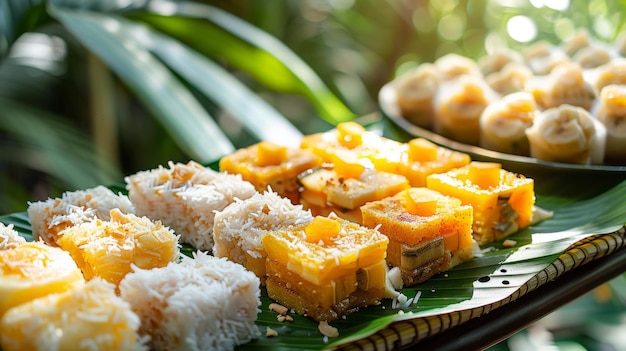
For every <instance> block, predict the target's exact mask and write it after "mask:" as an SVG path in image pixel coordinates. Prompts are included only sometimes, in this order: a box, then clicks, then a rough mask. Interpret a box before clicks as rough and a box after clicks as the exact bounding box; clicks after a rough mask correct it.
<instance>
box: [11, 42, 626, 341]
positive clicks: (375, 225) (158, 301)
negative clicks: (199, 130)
mask: <svg viewBox="0 0 626 351" xmlns="http://www.w3.org/2000/svg"><path fill="white" fill-rule="evenodd" d="M602 49H606V48H605V47H600V46H598V45H596V43H595V42H593V41H592V40H591V39H590V38H589V37H588V36H586V35H585V33H580V34H579V35H577V36H576V37H575V38H573V39H572V40H571V41H568V42H567V43H563V45H561V46H559V47H553V46H550V45H547V44H545V43H544V44H542V45H539V46H536V47H532V50H530V51H529V52H526V53H524V54H525V56H524V59H523V60H525V61H523V60H522V59H519V58H518V55H516V53H511V52H503V53H501V54H500V55H492V56H491V57H490V58H491V59H490V60H487V61H481V62H480V65H479V64H478V63H476V62H473V61H471V60H468V59H466V58H463V57H460V56H456V55H449V56H446V57H443V58H442V59H440V60H439V61H438V62H435V63H434V64H424V65H422V66H420V67H419V68H418V69H417V70H416V71H415V72H412V73H411V74H412V76H410V77H400V78H398V80H397V81H394V82H390V83H389V84H387V85H385V86H384V87H383V88H382V89H381V91H380V105H381V110H382V112H383V114H384V115H385V117H386V118H387V120H388V121H391V123H392V124H393V125H395V126H396V127H398V129H400V130H401V131H403V132H404V135H403V136H399V134H398V133H382V135H381V133H378V132H375V131H372V130H368V129H367V128H366V127H365V126H364V125H362V124H359V123H357V122H355V121H352V122H345V123H340V124H338V125H337V126H336V127H335V128H333V129H331V130H328V131H325V132H319V133H314V134H310V135H304V136H303V137H302V140H301V141H300V145H299V146H297V147H293V146H290V147H287V146H283V145H278V144H275V143H272V142H268V141H261V142H258V143H256V144H253V145H250V146H248V147H246V148H242V149H239V150H236V151H235V152H233V153H231V154H229V155H224V157H222V158H221V159H220V160H219V161H218V162H216V163H215V164H213V165H212V166H207V165H202V164H199V163H197V162H194V161H193V160H190V161H188V162H186V163H182V162H173V161H170V162H168V163H167V164H165V165H156V166H155V167H154V168H153V169H148V170H143V171H139V172H137V173H135V174H130V175H128V176H126V177H125V178H124V180H123V182H120V184H117V185H113V186H106V187H105V186H103V185H101V186H97V187H94V188H91V189H84V190H76V191H67V192H65V193H63V194H62V196H60V197H58V198H50V199H47V200H43V201H34V202H31V203H29V204H28V209H27V211H26V212H23V213H14V214H8V215H4V216H0V296H2V300H0V347H1V349H2V350H4V351H10V350H20V349H46V347H49V348H50V349H63V348H64V347H68V345H72V346H76V345H78V346H79V347H84V348H85V349H92V350H105V349H116V350H172V349H193V350H234V349H237V350H259V349H261V350H293V349H303V350H307V349H308V350H322V349H359V350H379V349H381V350H382V349H384V350H387V349H396V348H404V347H409V346H415V345H419V344H423V343H425V342H426V343H427V342H431V341H432V340H437V339H436V337H437V336H438V335H445V334H446V333H455V331H462V330H464V329H462V328H463V327H467V326H469V325H472V324H474V323H479V324H480V321H486V320H488V321H489V322H488V323H489V326H490V327H493V326H496V327H498V326H499V328H500V329H495V330H500V331H501V330H504V329H503V327H504V326H503V323H504V322H499V321H498V320H494V319H488V316H489V315H490V314H491V315H493V314H494V313H497V311H501V310H503V309H507V308H510V306H513V305H514V302H517V301H522V300H523V299H524V298H533V297H532V296H533V293H541V295H545V296H552V295H550V294H549V293H550V292H554V291H557V292H559V293H560V290H558V289H556V288H555V286H554V284H552V285H551V284H550V282H552V281H554V280H559V279H563V277H564V276H568V273H571V272H581V273H582V272H583V270H584V268H585V267H594V264H597V263H598V262H604V261H603V260H605V259H608V258H612V260H611V264H612V265H613V266H612V269H610V270H608V269H607V270H604V269H602V270H601V271H598V272H591V275H595V276H596V277H598V279H604V280H608V279H611V278H612V277H613V276H614V275H611V274H613V272H623V271H624V269H626V255H625V254H624V253H625V252H626V251H624V247H625V246H626V229H625V225H626V202H625V201H624V199H626V180H625V178H624V174H625V173H624V172H625V171H626V166H625V165H624V163H622V162H623V160H624V159H625V158H626V155H624V154H623V153H624V152H626V148H625V147H624V145H626V137H625V136H624V134H626V132H625V133H622V132H624V126H626V122H623V119H624V117H623V116H621V115H619V112H620V111H621V110H622V109H624V110H626V90H625V89H622V88H621V84H626V64H625V63H624V62H623V61H621V60H620V59H619V57H618V56H619V55H621V51H620V50H619V48H618V47H612V48H611V49H610V50H605V51H606V52H604V51H602ZM594 50H595V51H594ZM602 53H604V54H606V55H603V54H602ZM603 58H604V59H603ZM496 59H497V60H496ZM582 67H585V68H584V69H583V68H582ZM494 74H495V76H494ZM622 79H623V81H622ZM590 82H593V84H591V83H590ZM405 83H406V84H405ZM483 116H486V117H483ZM387 120H384V121H380V123H384V122H386V121H387ZM383 129H384V128H383ZM503 131H504V132H503ZM512 131H515V133H511V132H512ZM526 170H528V171H529V172H528V173H526ZM536 170H548V171H550V172H544V173H541V172H539V173H537V172H534V171H536ZM531 171H533V172H531ZM590 172H591V173H590ZM535 175H536V176H535ZM590 180H592V181H590ZM588 274H589V273H587V274H580V277H581V278H579V279H583V278H584V279H586V277H588ZM615 274H617V273H615ZM570 276H571V275H570ZM593 281H595V280H593ZM576 283H579V284H577V285H578V286H579V288H572V289H571V291H570V292H569V293H570V295H571V294H574V295H578V296H579V295H581V294H583V293H585V292H587V291H588V290H590V289H592V288H593V286H591V285H588V284H582V283H583V282H582V281H577V282H576ZM531 302H532V300H531ZM527 303H528V302H527ZM563 303H564V302H563ZM530 305H532V304H530ZM556 307H557V306H554V307H553V308H556ZM520 309H521V308H520ZM528 313H530V314H528ZM528 313H527V314H526V315H525V318H528V317H529V316H530V317H533V316H534V318H538V317H539V316H538V315H533V312H532V311H531V312H528ZM477 321H478V322H477ZM520 327H521V326H520ZM484 329H488V328H486V327H485V328H484ZM489 330H492V329H489ZM495 335H503V334H499V333H495V332H493V333H491V336H490V337H491V338H494V337H496V336H495ZM463 336H464V335H457V337H455V338H452V339H456V340H462V337H463ZM448 339H451V338H448ZM448 341H449V340H448ZM491 341H492V342H493V341H495V340H491ZM433 342H435V344H430V345H429V349H431V348H432V349H436V348H438V347H440V346H444V345H443V344H445V343H446V342H447V341H446V340H445V337H444V340H443V341H442V340H439V341H433ZM436 343H440V344H436ZM468 345H469V344H468ZM485 345H487V344H485ZM485 345H483V346H485Z"/></svg>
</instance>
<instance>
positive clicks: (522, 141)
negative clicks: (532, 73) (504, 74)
mask: <svg viewBox="0 0 626 351" xmlns="http://www.w3.org/2000/svg"><path fill="white" fill-rule="evenodd" d="M537 113H538V111H537V106H536V105H535V100H534V99H533V96H532V95H531V94H530V93H528V92H517V93H513V94H510V95H507V96H505V97H503V98H502V99H500V100H498V101H496V102H494V103H492V104H490V105H489V106H487V108H486V109H485V111H483V113H482V115H481V116H480V143H479V145H480V146H481V147H483V148H485V149H488V150H494V151H499V152H504V153H509V154H516V155H528V154H529V153H530V146H529V145H528V138H527V137H526V129H528V128H529V127H530V126H531V125H532V124H533V121H534V119H535V115H536V114H537Z"/></svg>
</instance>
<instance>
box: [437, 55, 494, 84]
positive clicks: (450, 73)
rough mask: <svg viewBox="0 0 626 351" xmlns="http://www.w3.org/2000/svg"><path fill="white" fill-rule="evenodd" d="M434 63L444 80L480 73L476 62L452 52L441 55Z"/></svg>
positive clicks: (478, 74)
mask: <svg viewBox="0 0 626 351" xmlns="http://www.w3.org/2000/svg"><path fill="white" fill-rule="evenodd" d="M434 65H435V68H436V69H437V71H438V72H439V75H440V77H441V79H442V80H444V81H447V80H453V79H455V78H459V77H462V76H465V75H472V76H481V75H482V74H481V72H480V68H479V67H478V64H477V63H476V62H474V60H472V59H470V58H467V57H465V56H461V55H458V54H454V53H450V54H446V55H443V56H441V57H440V58H438V59H437V60H435V62H434Z"/></svg>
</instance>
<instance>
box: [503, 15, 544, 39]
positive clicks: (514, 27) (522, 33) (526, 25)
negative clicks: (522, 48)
mask: <svg viewBox="0 0 626 351" xmlns="http://www.w3.org/2000/svg"><path fill="white" fill-rule="evenodd" d="M506 31H507V33H508V34H509V35H510V36H511V38H513V39H514V40H516V41H518V42H520V43H527V42H529V41H531V40H533V39H535V37H536V36H537V26H536V25H535V22H533V20H532V19H530V18H529V17H526V16H513V17H511V18H510V19H509V20H508V22H507V23H506Z"/></svg>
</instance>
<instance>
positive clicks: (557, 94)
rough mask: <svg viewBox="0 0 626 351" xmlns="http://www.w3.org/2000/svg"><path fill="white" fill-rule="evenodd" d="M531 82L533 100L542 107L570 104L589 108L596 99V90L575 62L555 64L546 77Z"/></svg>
mask: <svg viewBox="0 0 626 351" xmlns="http://www.w3.org/2000/svg"><path fill="white" fill-rule="evenodd" d="M530 84H531V88H530V89H531V91H532V93H533V95H534V97H535V101H536V102H537V104H538V105H539V107H540V108H542V109H549V108H552V107H559V106H561V105H565V104H567V105H572V106H578V107H582V108H584V109H586V110H590V109H591V107H592V106H593V103H594V101H595V99H596V92H595V90H594V88H593V86H592V85H591V84H589V83H588V82H587V81H586V80H585V79H584V76H583V70H582V68H581V67H580V65H578V64H577V63H566V64H561V65H558V66H556V67H555V68H554V69H553V70H552V72H551V73H550V75H549V76H548V77H547V79H546V78H543V77H542V78H539V79H537V80H535V81H534V82H532V83H530Z"/></svg>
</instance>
